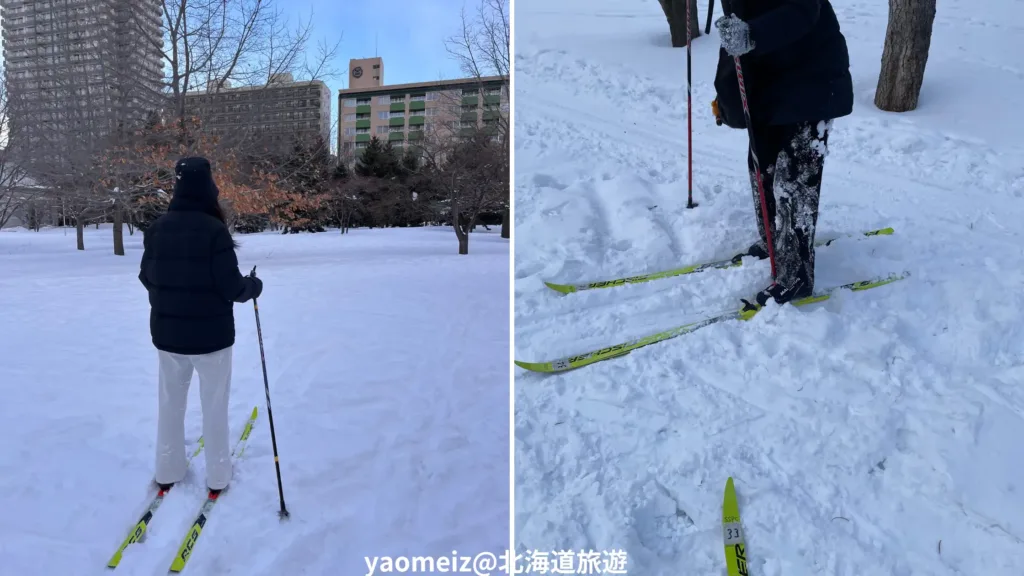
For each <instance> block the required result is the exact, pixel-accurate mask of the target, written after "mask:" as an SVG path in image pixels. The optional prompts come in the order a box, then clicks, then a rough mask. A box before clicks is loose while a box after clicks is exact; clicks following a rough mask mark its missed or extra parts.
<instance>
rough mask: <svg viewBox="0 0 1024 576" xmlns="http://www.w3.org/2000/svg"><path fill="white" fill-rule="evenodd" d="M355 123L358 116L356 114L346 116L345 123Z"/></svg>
mask: <svg viewBox="0 0 1024 576" xmlns="http://www.w3.org/2000/svg"><path fill="white" fill-rule="evenodd" d="M355 121H356V115H355V114H345V122H355Z"/></svg>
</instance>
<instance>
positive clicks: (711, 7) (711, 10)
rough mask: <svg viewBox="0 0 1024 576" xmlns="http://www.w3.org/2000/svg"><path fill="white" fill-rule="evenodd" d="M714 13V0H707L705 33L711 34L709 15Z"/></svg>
mask: <svg viewBox="0 0 1024 576" xmlns="http://www.w3.org/2000/svg"><path fill="white" fill-rule="evenodd" d="M714 13H715V0H709V1H708V23H707V26H706V27H705V28H704V33H705V34H711V16H712V15H713V14H714Z"/></svg>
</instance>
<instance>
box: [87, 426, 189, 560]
mask: <svg viewBox="0 0 1024 576" xmlns="http://www.w3.org/2000/svg"><path fill="white" fill-rule="evenodd" d="M202 451H203V437H202V436H200V437H199V447H198V448H196V449H195V452H192V453H191V454H189V456H188V461H187V464H186V465H185V467H186V469H187V468H188V467H190V466H192V459H193V458H195V457H196V456H198V455H199V453H200V452H202ZM168 491H169V490H160V489H157V493H156V496H154V497H153V501H152V502H150V504H149V508H146V511H145V512H144V513H143V514H142V517H141V518H139V521H138V522H136V524H135V526H132V529H131V531H129V532H128V536H127V537H126V538H125V539H124V542H122V543H121V547H120V548H118V549H117V552H114V555H113V556H111V557H110V561H109V562H107V568H117V565H118V564H120V563H121V556H122V554H123V553H124V550H125V548H127V547H128V546H129V545H130V544H134V543H136V542H139V541H141V540H143V539H144V538H145V535H146V529H147V528H149V522H150V520H152V519H153V514H155V513H156V509H157V508H159V507H160V505H161V504H163V502H164V496H166V495H167V492H168Z"/></svg>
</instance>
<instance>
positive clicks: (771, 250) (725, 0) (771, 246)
mask: <svg viewBox="0 0 1024 576" xmlns="http://www.w3.org/2000/svg"><path fill="white" fill-rule="evenodd" d="M731 6H732V1H731V0H722V12H724V13H725V14H726V15H728V14H730V13H731V14H733V15H734V16H735V15H736V14H735V12H731V11H730V10H729V8H730V7H731ZM738 17H739V16H737V18H738ZM732 59H733V62H734V63H735V64H736V81H737V82H739V88H740V101H741V102H742V103H743V117H744V119H745V120H746V121H747V139H748V140H749V141H750V160H751V164H753V166H754V179H755V180H757V194H758V197H759V198H760V200H761V220H762V221H763V225H764V235H765V240H766V241H767V243H768V257H769V259H770V260H771V264H772V281H774V280H775V277H776V268H775V240H774V238H772V229H771V226H770V224H771V220H770V219H769V218H768V201H767V199H766V198H765V192H764V179H763V178H761V162H760V161H759V160H758V158H757V150H756V146H755V145H754V125H753V124H752V123H751V121H750V103H749V102H748V100H747V86H746V83H744V81H743V64H742V63H740V57H739V56H733V58H732Z"/></svg>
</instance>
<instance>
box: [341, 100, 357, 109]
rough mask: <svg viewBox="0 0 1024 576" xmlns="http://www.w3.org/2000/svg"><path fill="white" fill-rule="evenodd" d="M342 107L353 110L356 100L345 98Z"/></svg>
mask: <svg viewBox="0 0 1024 576" xmlns="http://www.w3.org/2000/svg"><path fill="white" fill-rule="evenodd" d="M344 105H345V106H346V107H347V108H355V106H356V99H355V98H346V99H345V102H344Z"/></svg>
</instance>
